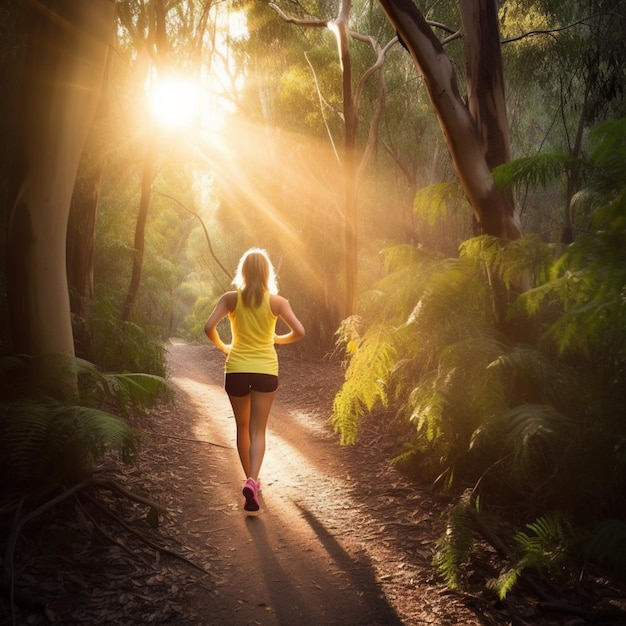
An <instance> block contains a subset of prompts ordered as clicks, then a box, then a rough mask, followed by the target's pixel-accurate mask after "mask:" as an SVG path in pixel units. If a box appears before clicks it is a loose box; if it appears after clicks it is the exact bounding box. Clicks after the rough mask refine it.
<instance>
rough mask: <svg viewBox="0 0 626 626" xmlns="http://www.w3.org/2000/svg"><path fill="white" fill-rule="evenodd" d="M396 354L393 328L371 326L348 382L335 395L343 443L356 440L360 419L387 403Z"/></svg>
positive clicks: (334, 419) (333, 418) (337, 428)
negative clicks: (389, 380)
mask: <svg viewBox="0 0 626 626" xmlns="http://www.w3.org/2000/svg"><path fill="white" fill-rule="evenodd" d="M396 357H397V353H396V349H395V347H394V342H393V333H392V330H391V329H390V328H389V327H387V326H385V325H377V326H373V327H372V328H370V329H368V330H367V332H366V333H365V335H364V336H363V338H362V340H360V342H359V344H358V346H357V347H356V351H355V352H354V354H353V355H352V359H351V360H350V365H349V366H348V370H347V372H346V381H345V383H344V385H343V387H342V388H341V390H340V391H339V392H338V393H337V395H336V396H335V400H334V404H333V414H332V416H331V422H332V424H333V427H334V429H335V431H336V432H337V431H338V432H339V433H340V442H341V444H342V445H347V444H352V443H354V442H355V441H356V437H357V434H358V424H359V420H360V419H361V418H362V417H363V416H364V415H365V414H366V413H368V412H370V411H371V410H372V409H373V408H374V405H375V404H376V403H377V402H380V403H381V404H382V405H383V406H386V404H387V391H386V384H387V380H388V377H389V374H390V372H391V370H392V369H393V366H394V363H395V360H396Z"/></svg>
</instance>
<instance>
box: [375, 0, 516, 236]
mask: <svg viewBox="0 0 626 626" xmlns="http://www.w3.org/2000/svg"><path fill="white" fill-rule="evenodd" d="M490 3H491V4H493V1H492V0H480V2H479V4H478V7H477V8H472V4H473V3H472V0H461V8H462V13H463V14H464V16H465V19H464V28H465V29H466V30H467V31H468V35H469V38H470V41H471V43H469V44H467V45H470V46H471V47H472V49H471V50H470V55H471V57H473V55H477V57H476V60H474V61H470V64H471V66H472V67H475V68H477V70H478V69H479V68H480V70H479V71H478V72H477V76H475V77H474V82H473V84H472V86H473V87H476V89H479V88H480V89H482V88H483V85H482V83H480V82H479V83H478V84H477V83H476V79H478V78H480V79H481V80H482V70H483V69H484V67H485V60H486V59H488V58H489V57H488V55H489V51H488V50H487V52H485V53H481V51H480V50H474V48H475V46H477V45H478V46H479V47H480V46H481V45H482V41H481V40H480V33H481V31H482V32H483V33H486V32H487V31H490V29H493V27H494V24H493V22H492V21H490V18H489V14H488V13H485V11H488V10H489V8H490V7H489V6H488V5H489V4H490ZM379 4H380V6H381V7H382V9H383V11H384V12H385V14H386V15H387V18H388V19H389V21H390V23H391V24H392V26H393V27H394V28H395V30H396V32H397V33H398V36H399V37H400V39H401V40H402V42H403V43H404V45H405V47H406V48H407V50H408V51H409V54H410V55H411V57H412V58H413V61H414V62H415V65H416V66H417V69H418V71H419V72H420V73H421V74H422V76H423V78H424V83H425V85H426V88H427V90H428V94H429V97H430V100H431V102H432V105H433V108H434V109H435V113H436V115H437V119H438V121H439V125H440V127H441V130H442V132H443V135H444V138H445V141H446V145H447V147H448V151H449V152H450V156H451V158H452V163H453V166H454V169H455V172H456V175H457V177H458V179H459V181H460V183H461V185H462V187H463V190H464V191H465V195H466V196H467V198H468V200H469V202H470V204H471V206H472V209H473V211H474V216H475V218H476V221H477V222H478V224H479V226H480V229H481V231H482V232H483V233H485V234H489V235H494V236H496V237H501V238H503V239H517V238H518V237H520V235H521V226H520V222H519V218H518V216H517V213H516V211H515V208H514V206H513V205H512V204H510V203H509V201H508V200H507V199H506V198H505V196H503V194H502V193H501V192H500V191H499V190H498V189H496V187H495V186H494V182H493V178H492V176H491V171H490V164H489V162H488V160H487V155H486V153H485V149H486V148H492V147H493V148H495V147H496V144H495V142H494V143H492V140H491V138H490V137H489V138H487V139H486V140H485V141H483V139H482V136H481V135H482V132H483V131H484V132H485V133H489V132H491V130H492V126H491V124H492V121H493V120H492V118H491V116H490V115H487V112H486V111H485V109H484V108H483V107H488V106H490V105H491V104H493V103H496V104H497V107H498V108H497V110H496V111H494V113H495V119H499V117H498V116H499V115H501V113H502V109H501V108H500V107H501V104H500V96H497V95H495V94H484V93H482V91H475V93H474V94H471V96H472V97H473V98H474V99H475V100H476V102H475V104H474V105H473V106H475V108H476V111H477V112H480V113H481V115H482V116H483V117H481V120H480V121H479V122H480V125H481V126H480V127H479V126H478V125H477V122H476V121H475V120H474V118H473V117H472V114H471V113H470V109H468V107H467V106H466V105H465V103H464V102H463V99H462V98H461V96H460V94H459V89H458V84H457V78H456V73H455V71H454V68H453V66H452V63H451V62H450V59H449V58H448V56H447V55H446V54H445V52H444V49H443V46H442V45H441V43H440V41H439V40H438V39H437V38H436V37H435V35H434V33H433V32H432V30H431V28H430V27H429V25H428V24H427V22H426V20H425V19H424V17H423V15H422V14H421V13H420V11H419V10H418V8H417V7H416V6H415V4H413V2H412V0H379ZM475 10H477V11H478V13H475V12H474V11H475ZM466 20H467V21H466ZM495 27H496V28H497V20H496V22H495ZM476 29H478V30H477V32H476ZM496 32H497V31H496ZM492 38H493V33H491V32H489V42H490V43H489V45H490V46H493V42H492ZM497 61H498V59H497V58H496V59H491V60H490V62H493V63H497ZM496 72H500V74H501V68H500V69H498V68H496ZM497 85H498V81H497V79H496V82H495V83H494V85H492V86H491V87H494V88H496V87H497ZM491 87H490V88H491ZM483 98H486V99H487V100H486V101H485V102H483V101H482V100H483ZM505 119H506V118H505ZM498 124H500V121H499V122H498ZM479 128H482V131H481V130H479ZM499 132H500V133H501V131H499ZM502 138H503V137H502V136H501V139H502ZM506 143H507V145H508V140H507V142H506ZM500 152H501V147H500ZM490 158H491V157H490ZM496 160H497V159H496Z"/></svg>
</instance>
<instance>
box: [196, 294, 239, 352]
mask: <svg viewBox="0 0 626 626" xmlns="http://www.w3.org/2000/svg"><path fill="white" fill-rule="evenodd" d="M233 294H234V295H235V298H236V297H237V294H236V293H235V292H232V291H229V292H227V293H225V294H224V295H223V296H222V297H221V298H220V299H219V300H218V301H217V304H216V305H215V309H213V313H211V315H209V319H208V320H207V321H206V324H205V325H204V332H205V333H206V336H207V337H208V338H209V340H210V341H212V342H213V343H214V344H215V345H216V346H217V348H218V349H219V350H220V351H221V352H223V353H224V354H228V353H229V352H230V349H231V346H230V345H228V344H225V343H224V342H223V341H222V338H221V337H220V336H219V333H218V332H217V325H218V324H219V323H220V322H221V321H222V320H223V319H224V318H225V317H226V316H227V315H228V312H229V311H231V310H232V309H233V308H234V307H232V306H230V305H232V300H233ZM235 302H236V300H235Z"/></svg>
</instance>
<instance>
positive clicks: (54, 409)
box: [0, 398, 135, 488]
mask: <svg viewBox="0 0 626 626" xmlns="http://www.w3.org/2000/svg"><path fill="white" fill-rule="evenodd" d="M0 433H1V435H2V436H1V438H0V450H1V452H2V454H1V455H0V456H1V459H2V461H1V465H2V466H3V470H4V471H10V472H11V474H12V476H13V481H12V482H13V485H17V486H19V485H20V484H23V483H27V484H33V485H36V486H37V487H38V488H46V486H54V485H56V484H58V483H60V482H63V481H64V480H65V479H67V478H71V476H70V474H71V473H72V472H73V471H74V469H75V468H77V467H82V466H84V462H83V460H84V459H87V460H89V461H94V460H96V459H98V458H100V457H102V456H103V455H104V454H105V452H107V451H109V450H115V451H118V452H121V453H122V455H123V456H124V457H126V458H128V457H129V455H130V454H132V452H133V450H134V441H135V439H134V433H133V431H132V429H131V428H130V427H129V426H128V425H127V424H126V423H125V422H123V421H122V420H121V419H120V418H118V417H115V416H114V415H111V414H109V413H106V412H104V411H100V410H97V409H91V408H87V407H83V406H71V405H66V404H63V403H60V402H58V401H56V400H53V399H50V398H48V399H41V400H38V401H22V402H15V403H12V404H8V405H4V406H3V407H2V419H1V420H0Z"/></svg>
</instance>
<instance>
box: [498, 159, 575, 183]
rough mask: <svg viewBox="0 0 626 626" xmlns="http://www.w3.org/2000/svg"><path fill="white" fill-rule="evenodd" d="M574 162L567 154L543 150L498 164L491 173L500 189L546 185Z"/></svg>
mask: <svg viewBox="0 0 626 626" xmlns="http://www.w3.org/2000/svg"><path fill="white" fill-rule="evenodd" d="M574 162H575V159H574V158H573V157H571V156H570V155H569V154H564V153H558V152H544V153H543V154H538V155H535V156H531V157H522V158H520V159H515V160H514V161H509V162H508V163H504V164H502V165H498V167H496V168H495V169H494V170H493V172H492V175H493V179H494V182H495V184H496V185H497V186H498V187H499V188H500V189H509V188H511V187H520V186H525V185H528V186H529V187H539V186H541V187H546V186H547V185H548V183H551V182H552V181H554V180H556V179H557V178H559V176H562V175H563V174H564V173H565V172H566V171H567V169H568V168H569V167H570V166H571V165H572V163H574Z"/></svg>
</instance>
